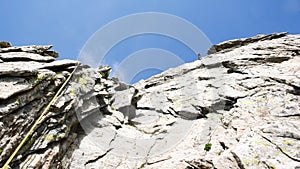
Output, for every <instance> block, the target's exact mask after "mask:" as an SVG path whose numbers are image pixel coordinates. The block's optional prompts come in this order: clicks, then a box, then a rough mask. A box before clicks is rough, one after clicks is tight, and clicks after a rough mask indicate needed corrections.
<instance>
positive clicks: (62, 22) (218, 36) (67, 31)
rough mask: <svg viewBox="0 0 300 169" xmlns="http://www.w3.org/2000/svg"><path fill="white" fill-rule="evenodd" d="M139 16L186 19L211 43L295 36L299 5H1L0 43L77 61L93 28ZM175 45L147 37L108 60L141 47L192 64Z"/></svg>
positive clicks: (121, 0)
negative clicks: (48, 49) (46, 48)
mask: <svg viewBox="0 0 300 169" xmlns="http://www.w3.org/2000/svg"><path fill="white" fill-rule="evenodd" d="M141 12H163V13H169V14H172V15H176V16H179V17H181V18H183V19H186V20H187V21H189V22H191V23H192V24H194V25H196V26H197V27H198V28H199V29H200V30H202V31H203V33H205V34H206V36H207V37H208V38H209V39H210V41H211V42H212V43H213V44H215V43H219V42H222V41H225V40H229V39H234V38H241V37H250V36H254V35H256V34H261V33H264V34H268V33H273V32H282V31H287V32H289V33H292V34H296V33H300V0H251V1H242V0H207V1H201V0H89V1H82V0H51V1H42V0H26V1H17V0H2V1H1V2H0V14H1V15H0V16H1V24H0V41H3V40H4V41H9V42H11V43H12V44H13V45H31V44H36V45H38V44H40V45H44V44H45V45H46V44H52V45H54V50H56V51H58V52H59V53H60V58H61V59H64V58H68V59H77V57H78V54H79V52H80V50H81V48H82V47H83V45H84V44H85V42H86V41H87V40H88V38H89V37H90V36H91V35H92V34H93V33H94V32H95V31H97V30H98V29H99V28H101V27H103V26H104V25H106V24H108V23H109V22H111V21H113V20H115V19H117V18H119V17H122V16H126V15H129V14H134V13H141ZM155 38H158V39H159V42H160V43H151V40H149V39H155ZM165 41H166V42H165ZM147 42H148V43H147ZM152 42H153V41H152ZM181 46H182V45H181V44H180V43H179V42H176V41H175V40H171V41H170V40H168V38H165V37H155V36H153V37H151V36H150V35H149V36H143V37H133V38H132V39H128V40H127V42H122V43H120V44H119V45H118V46H117V47H116V48H115V49H114V50H111V51H110V53H108V55H109V56H110V57H115V59H118V57H120V58H121V57H124V56H127V55H129V54H131V53H133V52H135V51H137V50H140V49H143V48H149V47H159V48H162V49H165V50H168V51H171V52H173V53H175V54H178V55H180V56H181V57H182V58H183V60H184V61H185V62H190V61H192V60H194V59H195V57H196V56H193V53H192V52H191V51H190V50H189V49H186V48H185V47H181ZM111 64H112V63H111ZM149 72H150V74H151V72H152V73H153V72H155V73H156V72H157V71H154V70H152V71H148V73H149ZM146 74H147V73H146ZM144 76H145V77H146V76H147V75H144Z"/></svg>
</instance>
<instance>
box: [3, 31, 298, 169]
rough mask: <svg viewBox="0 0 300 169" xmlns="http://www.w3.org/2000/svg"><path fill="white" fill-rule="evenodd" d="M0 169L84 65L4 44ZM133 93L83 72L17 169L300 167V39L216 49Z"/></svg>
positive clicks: (104, 76)
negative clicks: (59, 92) (62, 86)
mask: <svg viewBox="0 0 300 169" xmlns="http://www.w3.org/2000/svg"><path fill="white" fill-rule="evenodd" d="M0 47H1V48H0V138H1V140H0V166H3V165H4V163H5V162H6V161H7V159H8V158H9V156H10V155H11V154H12V153H13V151H14V149H15V148H16V147H17V146H18V145H19V143H20V142H21V141H22V139H23V138H24V136H25V135H26V133H27V132H28V131H29V130H30V128H31V126H32V125H33V124H34V122H35V120H36V119H37V118H38V117H39V115H40V114H41V113H42V111H43V110H44V108H45V107H46V106H47V104H49V102H50V100H51V99H52V97H53V96H54V95H55V93H56V92H57V91H58V89H59V88H60V86H61V85H62V84H63V82H64V81H65V80H66V79H67V77H68V76H69V75H70V74H71V72H72V71H73V69H74V68H75V67H76V65H77V62H76V61H71V60H56V58H57V57H58V54H57V53H56V52H54V51H50V50H49V49H50V48H51V46H24V47H11V45H10V44H9V43H4V42H3V43H1V45H0ZM208 53H209V55H208V56H207V57H205V58H201V60H197V61H194V62H192V63H186V64H184V65H181V66H179V67H176V68H172V69H169V70H167V71H165V72H163V73H161V74H158V75H156V76H153V77H151V78H149V79H147V80H144V81H140V82H138V83H136V84H134V85H127V84H124V83H122V82H120V81H119V80H118V79H117V78H110V77H109V76H108V74H109V72H110V70H111V69H110V68H109V67H105V66H101V67H100V68H98V69H95V68H90V67H89V66H87V65H81V64H79V66H78V68H77V69H76V71H75V73H74V74H73V76H72V79H71V80H70V82H69V83H68V85H67V86H66V87H65V88H64V90H63V93H62V94H61V95H59V97H58V99H57V101H56V102H55V103H54V104H53V105H52V106H51V108H50V111H49V112H48V113H47V114H46V115H45V116H44V117H43V120H42V123H41V124H39V125H38V127H37V129H36V130H35V132H34V134H33V135H32V136H31V137H30V138H29V139H28V140H27V142H26V143H25V145H24V146H23V147H22V149H21V150H20V151H19V153H18V155H17V156H16V157H15V158H14V159H13V161H12V163H11V164H10V167H11V168H187V169H192V168H218V169H222V168H240V169H244V168H300V35H288V34H286V33H277V34H271V35H257V36H255V37H253V38H243V39H237V40H231V41H227V42H223V43H221V44H217V45H214V46H213V47H212V48H211V49H210V50H209V51H208Z"/></svg>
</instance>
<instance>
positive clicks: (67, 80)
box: [1, 62, 79, 169]
mask: <svg viewBox="0 0 300 169" xmlns="http://www.w3.org/2000/svg"><path fill="white" fill-rule="evenodd" d="M78 66H79V62H77V64H76V67H75V68H74V70H73V71H72V73H71V74H70V75H69V77H68V78H67V79H66V81H65V82H64V83H63V85H62V86H61V87H60V88H59V90H58V91H57V92H56V94H55V95H54V97H53V98H52V100H51V101H50V103H49V104H48V105H47V107H46V108H45V109H44V111H43V112H42V114H41V115H40V117H39V118H38V119H37V120H36V121H35V123H34V124H33V126H32V127H31V128H30V130H29V132H28V133H27V134H26V136H25V137H24V138H23V140H22V141H21V143H20V144H19V146H18V147H17V148H16V149H15V151H14V152H13V153H12V154H11V155H10V157H9V159H8V160H7V161H6V163H5V164H4V166H3V167H2V168H1V169H9V168H10V167H9V164H10V163H11V161H12V160H13V158H14V157H15V156H16V155H17V153H18V152H19V150H20V149H21V148H22V146H23V145H24V144H25V142H26V141H27V140H28V138H29V137H30V136H31V135H32V134H33V132H34V130H35V128H36V127H37V125H38V124H39V123H40V122H41V120H42V118H43V116H44V115H45V114H46V113H47V112H48V111H49V109H50V106H51V105H52V104H53V103H55V102H56V99H57V97H58V96H59V94H60V93H61V92H62V91H63V89H64V88H65V86H66V85H67V84H68V83H69V81H70V80H71V78H72V76H73V74H74V73H75V71H76V69H77V68H78Z"/></svg>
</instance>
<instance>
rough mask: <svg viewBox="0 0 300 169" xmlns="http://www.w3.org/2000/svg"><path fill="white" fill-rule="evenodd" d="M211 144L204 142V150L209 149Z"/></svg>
mask: <svg viewBox="0 0 300 169" xmlns="http://www.w3.org/2000/svg"><path fill="white" fill-rule="evenodd" d="M211 146H212V144H211V143H207V144H205V146H204V150H205V151H209V150H210V149H211Z"/></svg>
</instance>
